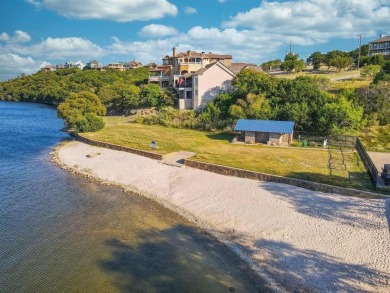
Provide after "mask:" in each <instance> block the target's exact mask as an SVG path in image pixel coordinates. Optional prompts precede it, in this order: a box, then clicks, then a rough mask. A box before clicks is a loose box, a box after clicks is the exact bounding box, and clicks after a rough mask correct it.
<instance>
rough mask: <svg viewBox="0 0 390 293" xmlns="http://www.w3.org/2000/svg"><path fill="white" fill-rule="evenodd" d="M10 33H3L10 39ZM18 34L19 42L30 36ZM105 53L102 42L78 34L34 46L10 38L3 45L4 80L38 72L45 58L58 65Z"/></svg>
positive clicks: (0, 63) (0, 75)
mask: <svg viewBox="0 0 390 293" xmlns="http://www.w3.org/2000/svg"><path fill="white" fill-rule="evenodd" d="M15 35H17V34H15ZM7 36H8V34H6V33H3V34H1V35H0V38H1V39H7ZM18 36H19V37H18V38H16V39H18V40H19V41H21V40H24V39H26V38H25V37H24V34H19V35H18ZM13 38H14V37H13ZM8 39H9V36H8ZM11 39H12V38H11ZM105 53H106V52H105V50H104V49H103V48H101V47H99V46H98V45H96V44H94V43H92V42H91V41H89V40H86V39H82V38H77V37H71V38H47V39H46V40H43V41H41V42H39V43H36V44H31V45H25V44H21V43H15V42H10V41H8V42H7V43H6V44H5V45H4V46H1V45H0V79H8V78H11V77H14V76H16V75H18V74H20V73H27V74H29V73H32V72H36V71H38V70H39V69H40V68H41V65H42V64H44V63H43V62H44V61H43V59H47V60H50V62H52V63H54V64H56V63H65V62H66V61H70V60H77V59H84V60H85V59H87V60H89V59H91V58H97V57H101V56H103V55H104V54H105ZM45 62H47V61H45Z"/></svg>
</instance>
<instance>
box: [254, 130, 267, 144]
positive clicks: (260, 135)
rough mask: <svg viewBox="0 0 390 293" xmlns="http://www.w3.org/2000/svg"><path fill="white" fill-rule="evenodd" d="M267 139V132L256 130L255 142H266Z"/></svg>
mask: <svg viewBox="0 0 390 293" xmlns="http://www.w3.org/2000/svg"><path fill="white" fill-rule="evenodd" d="M267 141H269V133H267V132H256V142H261V143H267Z"/></svg>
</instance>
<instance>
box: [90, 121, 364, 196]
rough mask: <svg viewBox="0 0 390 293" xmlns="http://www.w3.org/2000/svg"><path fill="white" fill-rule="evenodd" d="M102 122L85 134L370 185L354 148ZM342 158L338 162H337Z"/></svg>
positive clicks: (164, 151)
mask: <svg viewBox="0 0 390 293" xmlns="http://www.w3.org/2000/svg"><path fill="white" fill-rule="evenodd" d="M104 119H105V122H106V127H105V128H104V129H103V130H101V131H98V132H95V133H86V134H84V135H85V136H86V137H89V138H92V139H96V140H99V141H104V142H109V143H113V144H118V145H123V146H128V147H133V148H137V149H142V150H149V148H150V142H151V141H152V140H154V141H156V142H157V152H158V153H161V154H167V153H171V152H177V151H180V150H185V151H193V152H196V153H197V155H196V157H194V159H195V160H199V161H203V162H208V163H215V164H220V165H225V166H231V167H236V168H242V169H247V170H253V171H258V172H263V173H268V174H275V175H281V176H287V177H293V178H298V179H305V180H312V181H317V182H322V183H327V184H333V185H338V186H345V187H354V188H360V189H372V187H371V183H370V181H369V178H368V176H367V174H366V171H365V169H364V167H363V166H362V164H361V163H358V161H359V158H358V156H357V155H356V153H355V152H352V151H351V150H349V151H345V152H344V160H343V158H342V155H341V152H340V150H332V151H331V157H332V160H331V165H330V164H329V158H330V154H329V152H328V150H323V149H308V148H296V147H294V148H282V147H271V146H265V145H261V144H257V145H245V144H240V143H235V144H232V143H230V141H231V139H232V138H233V137H234V135H232V134H227V133H207V132H202V131H195V130H188V129H176V128H167V127H163V126H158V125H152V126H150V125H142V124H136V123H131V122H130V121H129V119H128V118H123V117H105V118H104ZM343 161H344V164H342V162H343Z"/></svg>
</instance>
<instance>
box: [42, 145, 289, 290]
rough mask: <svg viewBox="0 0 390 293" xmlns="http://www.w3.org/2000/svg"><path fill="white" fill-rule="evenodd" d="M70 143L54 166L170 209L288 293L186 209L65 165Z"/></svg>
mask: <svg viewBox="0 0 390 293" xmlns="http://www.w3.org/2000/svg"><path fill="white" fill-rule="evenodd" d="M69 142H70V141H67V142H65V144H61V145H58V146H56V147H55V148H54V150H53V151H52V152H51V153H50V161H51V162H52V163H53V164H54V165H56V166H58V167H60V168H61V169H63V170H65V171H67V172H70V173H72V174H75V175H77V176H81V177H84V178H85V179H87V180H92V181H95V182H97V183H98V184H102V185H107V186H115V187H117V188H120V189H122V190H123V192H126V193H131V194H133V195H136V196H142V197H145V198H148V199H151V200H153V201H155V202H156V203H157V204H159V205H160V206H162V207H163V208H165V209H168V210H170V211H172V212H174V213H176V214H177V215H179V216H180V217H182V218H183V219H185V220H186V221H189V222H191V223H192V224H194V225H195V226H196V227H197V228H199V229H201V230H202V232H203V233H204V234H205V235H206V236H207V237H212V238H214V240H215V241H218V242H219V243H221V244H223V245H225V247H226V249H228V250H229V251H230V252H231V253H233V254H234V255H235V257H237V258H239V259H240V260H241V261H243V262H244V263H245V264H246V265H247V266H248V268H247V269H249V270H250V271H251V272H250V273H251V274H252V275H253V277H254V279H258V280H259V282H260V283H264V282H265V283H266V285H267V286H269V287H270V290H272V292H275V293H286V292H287V291H286V290H285V289H284V288H282V287H281V286H280V285H279V284H277V283H276V282H275V281H274V280H273V279H271V278H270V276H268V275H267V274H266V273H265V272H263V271H262V269H261V268H260V267H259V266H258V265H256V264H255V262H254V261H253V260H252V259H251V258H250V257H248V256H247V255H246V254H245V252H243V251H242V250H241V249H240V248H239V247H238V246H236V245H234V244H233V243H232V242H231V241H229V240H228V239H227V238H226V237H224V235H223V234H221V233H218V232H216V231H214V229H213V228H212V227H210V226H208V225H207V224H206V223H202V221H201V220H200V219H198V218H196V217H195V216H194V215H193V214H191V213H189V212H187V211H185V210H184V209H182V208H180V207H178V206H175V205H173V204H171V203H170V202H168V201H167V200H162V199H161V198H159V197H158V196H157V195H154V194H152V193H149V192H146V191H143V190H140V189H138V188H135V187H132V186H123V185H121V184H118V183H115V182H112V181H109V180H104V179H101V178H99V177H96V176H93V175H91V174H90V173H88V172H83V171H80V170H77V168H74V167H73V168H72V167H69V166H68V165H66V164H64V163H63V162H62V161H61V160H60V159H59V156H58V153H59V151H60V149H61V147H63V146H64V145H66V144H67V143H69Z"/></svg>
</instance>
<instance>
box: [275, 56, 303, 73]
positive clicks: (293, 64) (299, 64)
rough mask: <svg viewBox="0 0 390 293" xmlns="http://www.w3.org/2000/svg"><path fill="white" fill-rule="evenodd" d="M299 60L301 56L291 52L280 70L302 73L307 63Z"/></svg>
mask: <svg viewBox="0 0 390 293" xmlns="http://www.w3.org/2000/svg"><path fill="white" fill-rule="evenodd" d="M298 58H299V54H293V53H291V52H289V53H288V54H287V55H286V57H284V62H283V63H282V64H281V66H280V68H281V69H282V70H289V71H302V69H303V68H304V67H305V61H303V60H298Z"/></svg>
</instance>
